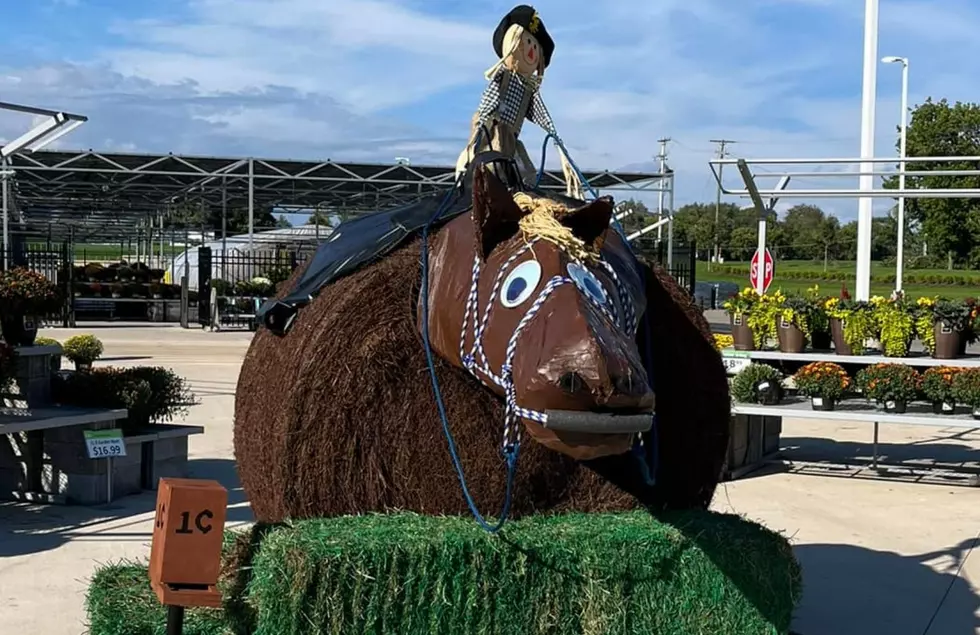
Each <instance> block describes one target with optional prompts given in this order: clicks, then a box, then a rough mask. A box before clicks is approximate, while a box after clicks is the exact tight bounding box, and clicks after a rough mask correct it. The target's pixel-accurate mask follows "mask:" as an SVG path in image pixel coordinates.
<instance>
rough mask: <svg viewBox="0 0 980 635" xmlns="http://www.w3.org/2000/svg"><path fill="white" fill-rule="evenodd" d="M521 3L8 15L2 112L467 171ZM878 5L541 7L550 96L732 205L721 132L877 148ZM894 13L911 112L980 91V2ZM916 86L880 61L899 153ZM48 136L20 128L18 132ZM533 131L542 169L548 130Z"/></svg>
mask: <svg viewBox="0 0 980 635" xmlns="http://www.w3.org/2000/svg"><path fill="white" fill-rule="evenodd" d="M513 4H514V2H513V1H507V2H501V1H497V0H486V1H480V0H471V1H470V2H466V3H462V2H450V1H448V0H425V1H423V0H157V1H154V2H147V1H143V0H31V1H29V2H28V1H25V0H0V24H3V25H4V38H3V39H2V40H0V99H2V100H4V101H13V102H20V103H27V104H32V105H37V106H43V107H49V108H62V109H66V110H72V111H76V112H80V113H83V114H86V115H88V116H89V117H90V121H89V123H88V124H86V125H85V126H82V127H81V128H79V129H78V130H77V131H76V132H74V133H72V134H71V135H69V136H67V137H63V138H62V140H60V143H59V145H60V146H61V147H65V148H72V149H78V148H94V149H100V150H117V151H145V152H168V151H172V152H175V153H187V154H211V155H226V154H227V155H252V156H261V157H288V158H332V159H337V160H352V161H380V162H391V161H393V159H394V157H410V158H411V159H412V161H413V162H414V163H416V164H422V163H443V164H445V163H453V162H455V158H456V156H457V154H458V153H459V150H460V149H461V147H462V144H463V143H464V142H465V138H466V136H467V134H468V132H469V120H470V117H471V116H472V113H473V111H474V109H475V107H476V105H477V102H478V101H479V97H480V93H481V91H482V89H483V86H484V85H485V80H484V79H483V71H484V70H485V69H486V68H488V67H489V66H490V65H491V64H493V62H494V61H495V58H494V54H493V50H492V47H491V35H492V33H493V29H494V27H495V26H496V24H497V22H498V20H499V19H500V17H501V16H502V15H504V14H505V13H506V12H507V11H508V10H509V9H510V8H511V7H512V6H513ZM863 4H864V3H863V2H860V0H739V1H738V2H732V1H731V0H657V1H655V2H649V1H640V0H633V1H630V2H627V1H625V0H607V1H601V0H563V1H559V0H541V1H539V2H537V3H536V4H535V7H536V8H537V9H538V11H539V12H540V14H541V16H542V19H543V21H544V22H545V24H546V25H547V27H548V29H549V31H550V32H551V33H552V35H553V37H554V39H555V40H556V51H555V55H554V59H553V61H552V65H551V67H550V68H549V69H548V72H547V74H546V78H545V82H544V86H543V88H542V92H543V96H544V99H545V101H546V103H547V104H548V107H549V109H550V110H551V112H552V115H553V117H554V119H555V121H556V124H557V126H558V130H559V132H560V133H561V135H562V136H563V137H564V138H565V140H566V142H567V145H568V147H569V150H570V152H571V153H572V156H573V158H574V159H575V160H576V162H577V163H579V165H580V166H582V167H585V168H607V169H622V168H627V169H637V168H641V169H649V168H651V167H652V166H653V162H652V160H653V156H654V155H656V153H657V143H656V140H657V139H658V138H659V137H663V136H668V137H671V138H673V140H674V141H673V142H672V143H671V144H670V149H669V153H670V158H669V161H670V164H671V165H672V167H674V168H675V170H676V171H677V175H678V176H677V195H676V203H677V205H681V204H683V203H685V202H689V201H693V200H713V198H714V191H713V180H712V178H711V175H710V172H709V169H708V165H707V161H708V159H709V158H710V157H711V156H712V153H713V151H714V149H715V147H714V146H713V145H712V144H710V143H709V142H708V140H709V139H714V138H722V137H723V138H727V139H734V140H736V141H738V143H737V144H735V145H734V146H732V148H731V150H732V152H733V154H735V155H736V156H743V157H821V156H823V157H831V156H848V157H851V156H857V155H858V154H859V149H860V143H859V124H860V98H861V61H862V31H863ZM880 11H881V17H880V36H879V53H880V55H882V56H883V55H900V56H906V57H909V58H910V60H911V91H910V95H911V103H913V104H915V103H917V102H919V101H922V100H923V99H924V98H925V97H926V96H927V95H932V96H933V97H935V98H939V97H943V96H945V97H948V98H950V99H951V100H957V99H958V100H963V101H969V100H971V99H974V98H975V95H976V93H977V87H978V84H980V79H977V77H976V72H975V68H974V67H975V64H974V63H973V61H974V60H976V59H977V53H980V40H978V39H977V37H976V33H978V32H980V5H977V3H976V2H975V0H974V1H972V2H971V1H969V0H943V1H942V2H936V1H935V0H934V1H932V2H929V1H927V0H915V1H908V0H906V1H899V0H881V9H880ZM899 90H900V67H899V66H898V65H880V66H879V67H878V110H877V126H876V128H877V151H876V154H878V155H879V156H887V155H890V154H893V153H894V152H895V150H894V143H895V132H894V131H895V126H896V124H897V120H898V110H899ZM29 124H30V121H29V120H26V119H24V118H23V116H20V115H7V114H4V115H0V138H11V137H13V136H16V135H18V134H19V133H20V132H22V131H23V130H24V129H25V128H26V127H27V126H28V125H29ZM524 137H525V143H526V144H527V145H528V148H529V149H530V150H531V154H532V156H536V155H537V151H538V150H537V148H540V140H541V138H542V137H541V133H540V132H539V131H538V130H537V129H535V128H534V126H533V124H528V125H526V126H525V132H524ZM726 182H727V179H726ZM799 185H800V186H809V187H821V182H819V181H811V182H809V183H804V182H801V183H800V184H799ZM823 186H826V185H823ZM619 196H623V193H619ZM821 203H822V204H823V206H824V207H825V209H830V210H832V211H833V212H834V213H836V214H838V215H839V216H841V217H842V218H843V219H849V218H853V217H854V214H855V211H856V208H857V203H856V201H840V200H837V201H833V200H828V201H823V202H821Z"/></svg>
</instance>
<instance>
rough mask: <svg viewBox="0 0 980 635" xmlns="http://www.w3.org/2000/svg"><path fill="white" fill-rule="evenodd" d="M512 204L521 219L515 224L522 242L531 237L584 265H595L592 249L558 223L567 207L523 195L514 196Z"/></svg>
mask: <svg viewBox="0 0 980 635" xmlns="http://www.w3.org/2000/svg"><path fill="white" fill-rule="evenodd" d="M514 202H515V203H517V206H518V207H520V208H521V209H522V210H523V211H524V212H526V214H525V216H524V217H523V218H521V220H520V221H519V222H518V226H519V227H520V229H521V232H523V234H524V240H527V239H528V236H535V237H538V238H541V239H542V240H546V241H548V242H550V243H553V244H555V245H557V246H559V247H562V248H564V249H565V250H566V251H567V252H568V253H569V254H570V255H571V256H573V257H575V258H578V259H579V260H583V261H586V262H596V261H597V260H598V259H599V254H598V252H597V250H595V249H594V247H593V246H591V245H587V244H586V243H585V241H583V240H582V239H581V238H579V237H578V236H576V235H575V234H573V233H572V230H571V229H569V228H568V227H565V226H564V225H562V224H561V221H560V220H559V219H560V218H561V217H562V216H564V215H565V214H567V213H568V207H566V206H565V205H562V204H561V203H559V202H558V201H553V200H551V199H548V198H535V197H531V196H528V195H527V194H525V193H524V192H518V193H516V194H514Z"/></svg>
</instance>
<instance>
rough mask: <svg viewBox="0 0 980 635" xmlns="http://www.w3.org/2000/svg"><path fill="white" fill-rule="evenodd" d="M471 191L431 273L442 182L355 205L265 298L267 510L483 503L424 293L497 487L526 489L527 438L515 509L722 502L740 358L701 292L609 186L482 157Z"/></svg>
mask: <svg viewBox="0 0 980 635" xmlns="http://www.w3.org/2000/svg"><path fill="white" fill-rule="evenodd" d="M514 170H515V171H516V167H515V168H514ZM517 189H518V190H520V189H521V188H520V187H517ZM455 196H456V197H457V200H456V201H455V203H454V205H450V206H448V207H446V208H445V209H446V211H445V213H443V214H442V215H441V216H440V217H439V219H438V221H437V223H436V225H435V227H436V229H435V231H434V233H432V234H430V235H429V237H428V250H429V256H428V257H429V261H428V262H429V266H428V268H427V272H428V276H427V279H426V280H425V281H424V282H425V284H424V285H423V280H422V279H421V275H420V267H419V257H420V250H421V246H422V243H421V239H420V237H419V235H418V231H417V230H418V227H419V225H420V224H421V223H420V222H418V220H417V219H418V218H420V214H421V216H424V217H429V216H431V215H432V211H433V208H435V207H436V203H435V202H434V201H433V200H423V201H422V202H420V203H418V204H416V205H414V206H411V207H410V208H406V209H403V210H400V211H396V212H395V213H393V214H387V215H386V214H380V215H370V216H367V217H364V218H363V219H358V220H355V221H350V222H348V223H344V224H342V225H341V226H339V227H338V228H337V230H335V234H334V236H332V238H331V241H328V242H327V243H325V244H324V245H323V246H321V250H320V252H319V253H318V254H317V256H315V257H314V258H313V259H312V260H311V264H309V265H308V266H307V267H306V268H305V269H303V270H301V271H298V272H297V273H296V274H295V276H294V278H293V280H292V281H291V282H289V283H287V285H286V286H287V287H288V288H291V289H292V291H291V292H290V293H284V294H281V296H280V298H279V299H278V300H277V301H275V302H272V303H270V304H269V305H267V306H265V307H263V309H262V312H261V316H262V317H263V319H264V323H265V324H266V326H267V327H268V328H265V329H260V330H259V332H258V333H257V334H256V335H255V338H254V340H253V342H252V344H251V347H250V348H249V351H248V353H247V355H246V358H245V361H244V363H243V365H242V369H241V374H240V377H239V383H238V388H237V391H236V402H235V429H234V441H235V454H236V459H237V462H238V470H239V475H240V478H241V482H242V485H243V487H244V489H245V491H246V493H247V494H248V497H249V499H250V502H251V506H252V509H253V511H254V513H255V515H256V517H257V519H258V520H260V521H266V522H276V521H281V520H284V519H287V518H294V519H295V518H309V517H322V516H336V515H344V514H357V513H364V512H384V511H392V510H413V511H416V512H420V513H424V514H466V513H468V511H469V506H468V505H467V501H466V498H465V497H464V494H463V490H462V488H461V486H460V481H459V479H458V474H457V472H456V470H455V469H454V464H453V461H452V457H451V455H450V452H449V451H447V439H446V437H445V436H444V432H443V427H442V425H441V424H440V414H439V410H438V409H437V402H436V399H435V394H434V390H433V384H432V382H431V381H430V375H429V373H430V368H429V367H428V365H427V358H426V351H425V347H424V346H423V341H424V338H423V333H424V329H425V326H426V324H425V323H424V321H423V319H422V318H423V316H424V315H425V314H426V313H428V318H429V323H428V337H429V341H430V343H431V347H432V350H433V352H434V354H435V360H434V364H433V367H434V373H435V375H436V376H437V377H438V385H439V387H440V388H441V397H442V402H443V403H444V406H445V413H446V415H447V421H448V425H449V429H450V431H451V435H452V437H453V439H454V441H455V450H456V455H457V457H458V461H459V465H460V468H461V469H462V472H463V473H464V474H465V482H466V485H467V486H468V492H469V495H470V496H471V497H472V501H473V503H474V504H475V506H476V507H477V508H478V509H480V510H481V511H483V512H484V513H488V514H491V515H492V514H493V513H495V512H496V510H497V509H500V505H501V502H502V501H503V500H504V498H505V495H506V494H507V490H508V479H507V469H506V467H507V466H506V461H505V459H504V458H503V456H502V452H501V448H502V446H503V447H504V448H511V449H513V448H515V447H519V448H520V455H519V458H518V460H517V464H516V471H515V476H514V480H513V483H512V491H511V501H512V502H511V508H510V517H511V518H517V517H520V516H524V515H527V514H531V513H538V512H561V511H572V510H577V511H586V512H593V511H613V510H624V509H629V508H635V507H637V506H640V505H645V506H648V507H651V508H684V507H706V506H707V505H708V503H709V502H710V500H711V498H712V495H713V492H714V490H715V487H716V485H717V482H718V478H719V474H720V471H721V468H722V463H723V459H724V455H725V452H726V449H727V445H728V417H729V397H728V385H727V381H726V376H725V371H724V369H723V367H722V363H721V359H720V357H719V355H718V354H717V352H716V351H715V349H714V347H713V345H712V343H711V335H710V331H709V329H708V326H707V323H706V322H705V321H704V318H703V316H702V315H701V313H700V311H699V310H698V309H697V307H695V306H694V305H693V303H692V301H691V299H690V297H689V296H688V295H687V294H686V293H685V292H684V291H682V290H681V289H680V288H679V287H678V286H677V284H676V282H675V281H674V280H673V279H672V278H671V277H670V276H669V275H667V274H666V273H665V272H664V271H663V270H662V269H661V268H660V267H659V266H657V265H649V264H645V263H641V262H637V261H636V260H634V259H633V256H632V254H631V253H630V251H629V249H628V246H627V245H626V242H625V240H624V238H623V237H622V236H621V235H620V233H619V232H617V231H616V230H615V229H613V228H611V227H610V219H611V215H612V201H611V199H609V198H599V199H597V200H594V201H592V202H589V203H584V202H583V201H579V200H575V199H569V198H565V197H563V196H560V195H557V194H546V193H544V192H542V191H539V190H534V191H527V192H525V191H517V192H513V191H511V190H509V189H508V187H507V186H505V185H504V183H503V182H501V181H500V180H498V179H497V177H495V176H493V175H492V174H490V173H489V172H488V170H487V167H486V165H485V164H483V163H481V162H480V161H474V163H473V165H472V166H471V167H470V172H469V175H467V176H466V177H464V178H463V179H462V180H461V181H460V183H459V185H458V190H457V191H456V192H455ZM470 201H471V202H472V203H471V204H470ZM467 211H468V212H469V213H464V212H467ZM379 219H381V220H379ZM412 219H415V222H414V224H413V222H412ZM357 228H360V230H359V231H360V233H362V234H371V233H372V232H373V234H374V235H375V236H376V237H377V243H375V244H371V245H368V244H365V239H364V238H363V237H358V236H357V234H358V233H359V231H356V230H357ZM399 232H401V233H399ZM392 236H398V238H392ZM345 241H347V242H346V243H345ZM324 281H328V282H327V283H325V284H324ZM423 286H427V287H428V298H427V299H428V303H429V304H428V306H427V307H425V306H424V302H425V300H426V298H425V297H423V296H422V294H421V292H420V289H421V288H422V287H423ZM300 307H303V310H302V311H297V309H298V308H300ZM647 350H649V351H652V358H651V359H649V360H648V361H649V366H648V367H650V368H652V369H653V374H654V376H655V379H656V398H654V394H653V391H652V390H651V388H650V384H649V378H648V377H647V375H646V372H645V370H644V364H643V363H642V359H643V355H641V352H643V351H647ZM654 408H655V410H656V414H657V417H656V426H655V427H654V428H653V429H650V422H651V420H652V419H653V417H651V416H650V415H649V413H650V412H651V411H652V410H653V409H654ZM638 422H642V425H638ZM644 430H647V431H644ZM522 431H526V432H527V437H530V439H533V441H528V440H527V438H525V439H524V441H523V443H520V440H521V435H522ZM638 437H639V438H638ZM518 443H520V445H519V446H517V444H518ZM637 449H639V453H638V452H637V451H636V450H637ZM637 457H641V458H640V459H638V458H637ZM650 471H653V473H654V477H655V482H651V480H650V479H649V478H648V473H649V472H650Z"/></svg>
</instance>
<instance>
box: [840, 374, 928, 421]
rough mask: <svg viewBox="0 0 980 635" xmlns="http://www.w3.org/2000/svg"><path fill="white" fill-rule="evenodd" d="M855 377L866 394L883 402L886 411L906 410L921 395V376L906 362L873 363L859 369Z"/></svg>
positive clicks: (871, 398)
mask: <svg viewBox="0 0 980 635" xmlns="http://www.w3.org/2000/svg"><path fill="white" fill-rule="evenodd" d="M855 379H856V380H857V381H856V383H857V385H858V387H860V389H861V392H863V393H864V396H865V397H867V398H868V399H869V400H870V401H874V402H875V403H878V404H882V405H883V406H884V408H885V411H886V412H905V411H906V410H907V409H908V404H909V402H911V401H914V400H915V399H916V398H917V397H918V396H919V386H920V382H921V377H920V375H919V373H918V371H916V370H915V369H914V368H912V367H911V366H908V365H906V364H872V365H871V366H867V367H865V368H862V369H861V370H860V371H858V374H857V377H856V378H855Z"/></svg>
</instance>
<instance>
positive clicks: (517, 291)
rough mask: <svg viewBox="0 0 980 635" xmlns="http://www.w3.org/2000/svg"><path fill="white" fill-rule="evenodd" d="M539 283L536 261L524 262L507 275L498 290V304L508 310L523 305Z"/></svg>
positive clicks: (539, 272)
mask: <svg viewBox="0 0 980 635" xmlns="http://www.w3.org/2000/svg"><path fill="white" fill-rule="evenodd" d="M540 281H541V265H539V264H538V261H537V260H525V261H524V262H522V263H521V264H519V265H517V266H516V267H514V270H513V271H511V272H510V273H509V274H507V277H506V278H505V279H504V283H503V284H502V285H501V289H500V303H501V304H503V305H504V306H505V307H507V308H508V309H512V308H514V307H515V306H519V305H521V304H523V303H524V302H525V301H526V300H527V299H528V298H529V297H531V294H532V293H534V290H535V289H536V288H537V287H538V282H540Z"/></svg>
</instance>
